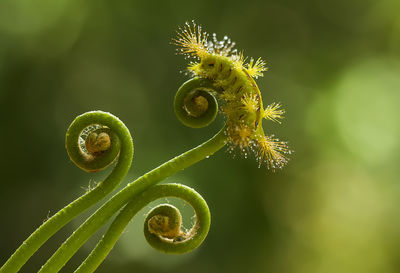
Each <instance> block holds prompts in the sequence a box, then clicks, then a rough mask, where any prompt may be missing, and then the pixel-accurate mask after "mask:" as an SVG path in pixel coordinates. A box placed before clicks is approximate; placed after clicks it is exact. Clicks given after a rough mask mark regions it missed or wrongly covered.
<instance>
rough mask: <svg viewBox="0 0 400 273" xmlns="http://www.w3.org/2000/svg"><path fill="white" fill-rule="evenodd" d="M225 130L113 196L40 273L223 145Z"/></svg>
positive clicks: (53, 269) (59, 264) (56, 266)
mask: <svg viewBox="0 0 400 273" xmlns="http://www.w3.org/2000/svg"><path fill="white" fill-rule="evenodd" d="M226 141H227V139H226V135H225V127H224V128H222V129H221V130H220V131H219V132H218V133H217V134H216V135H215V136H214V137H213V138H211V139H210V140H208V141H206V142H205V143H203V144H201V145H199V146H197V147H196V148H193V149H191V150H189V151H187V152H185V153H183V154H181V155H179V156H177V157H175V158H173V159H171V160H169V161H168V162H166V163H164V164H162V165H160V166H159V167H157V168H155V169H153V170H152V171H150V172H148V173H146V174H145V175H143V176H141V177H140V178H138V179H136V180H135V181H134V182H132V183H130V184H128V185H127V186H126V187H125V188H124V189H122V190H121V191H120V192H118V193H117V194H116V195H114V196H113V197H112V198H111V199H110V200H109V201H107V202H106V203H105V204H104V205H103V206H102V207H100V208H99V209H98V210H97V211H96V212H95V213H94V214H93V215H92V216H91V217H90V218H88V219H87V220H86V221H85V222H84V223H83V224H82V225H81V226H80V227H79V228H78V229H77V230H76V231H75V232H74V233H73V234H72V235H71V236H70V237H69V238H68V239H67V240H66V241H65V242H64V243H63V244H62V245H61V246H60V248H59V249H58V250H57V251H56V252H55V253H54V255H53V256H52V257H51V258H50V259H49V260H48V261H47V262H46V264H44V265H43V267H42V268H41V269H40V271H39V272H40V273H45V272H46V273H49V272H58V271H59V270H60V269H61V268H62V267H63V266H64V264H65V263H66V262H67V261H68V260H69V259H70V258H71V257H72V255H74V253H75V252H76V251H77V250H78V249H79V248H80V247H81V246H82V245H83V244H84V243H85V242H86V241H87V240H88V239H89V238H90V236H91V235H92V234H93V233H94V232H96V230H97V229H99V228H100V227H101V226H102V225H103V224H105V223H106V222H107V220H108V219H109V218H110V217H111V216H113V215H114V214H115V213H116V212H117V211H118V210H120V209H121V208H122V207H123V206H124V205H125V204H126V203H127V202H128V201H131V200H132V201H133V202H135V201H136V200H138V196H139V195H140V194H141V193H142V192H143V191H145V190H146V189H148V188H149V187H151V186H153V185H155V184H157V183H158V182H160V181H162V180H164V179H165V178H167V177H169V176H171V175H173V174H174V173H176V172H178V171H181V170H183V169H185V168H187V167H189V166H191V165H193V164H195V163H197V162H199V161H200V160H202V159H204V158H206V157H207V156H210V155H212V154H214V153H215V152H217V151H218V150H219V149H221V148H222V147H223V146H224V145H225V144H226Z"/></svg>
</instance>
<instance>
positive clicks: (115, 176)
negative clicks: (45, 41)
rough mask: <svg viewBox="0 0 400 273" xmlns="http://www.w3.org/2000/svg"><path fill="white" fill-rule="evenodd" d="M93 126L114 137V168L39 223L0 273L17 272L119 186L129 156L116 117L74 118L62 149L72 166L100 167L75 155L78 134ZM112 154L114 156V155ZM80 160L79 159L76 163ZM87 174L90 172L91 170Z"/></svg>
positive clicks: (127, 140) (127, 138) (128, 140)
mask: <svg viewBox="0 0 400 273" xmlns="http://www.w3.org/2000/svg"><path fill="white" fill-rule="evenodd" d="M94 124H101V125H104V126H107V127H108V128H110V129H111V130H112V131H113V132H115V133H116V135H117V136H118V138H119V141H120V143H121V148H120V157H119V160H118V163H117V165H116V166H115V168H114V169H113V171H112V172H111V174H110V175H109V176H108V177H107V178H106V179H105V180H104V181H103V182H101V183H99V184H98V185H97V186H96V187H95V188H94V189H92V190H91V191H89V192H87V193H86V194H84V195H83V196H81V197H80V198H78V199H76V200H75V201H73V202H72V203H70V204H69V205H67V206H66V207H64V208H63V209H61V210H60V211H59V212H58V213H56V214H55V215H54V216H52V217H51V218H50V219H48V220H47V221H46V222H45V223H43V224H42V225H41V226H40V227H39V228H38V229H37V230H36V231H35V232H33V233H32V234H31V235H30V236H29V237H28V238H27V239H26V240H25V241H24V242H23V244H22V245H21V246H20V247H19V248H18V249H17V250H16V251H15V252H14V254H13V255H12V256H11V257H10V258H9V259H8V260H7V262H6V263H5V264H4V265H3V266H2V267H1V268H0V273H15V272H18V270H19V269H20V268H21V267H22V266H23V265H24V264H25V263H26V261H27V260H28V259H29V258H30V257H31V256H32V255H33V254H34V253H35V252H36V251H37V250H38V249H39V248H40V247H41V246H42V245H43V244H44V243H45V242H46V241H47V240H48V239H49V238H50V237H51V236H52V235H53V234H54V233H56V232H57V231H58V230H59V229H60V228H62V227H63V226H64V225H66V224H67V223H68V222H70V221H71V220H72V219H73V218H74V217H76V216H77V215H79V214H80V213H82V212H83V211H85V210H86V209H88V208H89V207H91V206H92V205H94V204H96V203H97V202H99V201H100V200H101V199H103V198H104V197H105V196H106V195H107V194H109V193H110V192H111V191H112V190H113V189H114V188H115V187H117V186H118V185H119V184H120V182H121V180H122V179H123V178H124V177H125V175H126V174H127V172H128V170H129V168H130V166H131V162H132V156H133V143H132V137H131V135H130V133H129V130H128V129H127V128H126V126H125V125H124V124H123V123H122V122H121V121H120V120H119V119H118V118H117V117H115V116H113V115H111V114H109V113H104V112H101V111H95V112H88V113H85V114H83V115H81V116H78V117H77V118H76V119H75V120H74V122H73V123H72V124H71V126H70V128H69V129H68V132H67V139H66V146H67V150H68V152H69V153H72V154H75V156H76V160H74V162H76V161H79V162H76V163H78V164H80V163H81V164H83V165H84V164H88V165H93V163H95V165H98V166H100V165H99V164H100V163H98V162H97V161H96V160H94V159H93V157H90V156H88V155H86V157H85V156H83V157H82V156H81V155H80V154H79V153H82V151H81V150H80V149H79V144H78V141H77V140H78V138H79V135H80V134H81V132H82V130H83V129H85V128H86V127H88V126H90V125H94ZM74 140H76V141H74ZM115 146H118V145H115ZM112 149H114V148H112ZM117 152H118V151H117ZM114 154H116V152H115V151H114ZM80 156H81V159H79V157H80ZM100 161H101V160H100ZM108 163H109V162H108ZM108 163H107V164H108ZM80 167H81V168H83V169H88V168H91V167H92V166H88V168H86V167H84V166H80ZM104 167H105V166H100V168H104ZM90 171H94V170H93V169H92V170H90Z"/></svg>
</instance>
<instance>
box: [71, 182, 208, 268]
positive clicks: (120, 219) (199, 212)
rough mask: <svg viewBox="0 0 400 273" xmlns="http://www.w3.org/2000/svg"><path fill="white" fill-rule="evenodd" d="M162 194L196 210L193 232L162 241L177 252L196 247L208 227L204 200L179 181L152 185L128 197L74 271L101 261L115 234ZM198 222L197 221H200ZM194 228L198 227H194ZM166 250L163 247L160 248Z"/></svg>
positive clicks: (161, 196) (113, 240)
mask: <svg viewBox="0 0 400 273" xmlns="http://www.w3.org/2000/svg"><path fill="white" fill-rule="evenodd" d="M163 197H178V198H181V199H183V200H185V201H186V202H188V203H189V204H191V205H192V207H193V209H194V211H195V212H196V219H197V220H196V222H197V224H196V232H195V235H194V237H193V238H190V240H187V241H186V242H184V243H170V244H164V245H174V246H178V247H179V248H180V252H187V251H190V250H191V249H194V248H196V247H197V246H198V245H200V244H201V242H202V241H203V240H204V238H205V237H206V235H207V233H208V230H209V227H210V221H211V216H210V211H209V209H208V206H207V203H206V201H205V200H204V199H203V198H202V197H201V195H200V194H198V193H197V192H196V191H194V190H193V189H191V188H189V187H187V186H184V185H180V184H163V185H155V186H153V187H151V188H149V189H148V190H147V191H145V192H143V193H142V194H141V195H140V197H139V198H138V199H137V200H136V199H135V200H132V201H130V202H129V203H128V204H127V205H126V206H125V207H124V209H123V210H122V211H121V212H120V213H119V214H118V216H117V217H116V218H115V220H114V221H113V223H112V224H111V226H110V227H109V229H108V231H107V232H106V234H105V235H104V236H103V238H102V239H101V240H100V242H99V243H98V244H97V246H96V247H95V248H94V250H93V251H92V252H91V253H90V255H89V256H88V257H87V258H86V260H85V261H84V262H83V263H82V264H81V265H80V266H79V268H78V269H77V270H76V271H75V273H91V272H94V271H95V270H96V268H97V267H98V266H99V265H100V264H101V263H102V261H103V260H104V259H105V258H106V256H107V255H108V253H109V252H110V251H111V249H112V248H113V247H114V245H115V243H116V242H117V240H118V238H119V237H120V236H121V234H122V232H123V231H124V229H125V227H126V226H127V225H128V223H129V222H130V221H131V219H132V218H133V217H134V216H135V215H136V214H137V213H138V212H139V211H140V210H141V209H142V208H143V207H144V206H146V205H147V204H149V203H150V202H152V201H154V200H157V199H159V198H163ZM200 223H201V224H200ZM197 228H198V229H197ZM164 251H165V252H168V250H167V249H164Z"/></svg>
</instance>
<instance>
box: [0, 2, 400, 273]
mask: <svg viewBox="0 0 400 273" xmlns="http://www.w3.org/2000/svg"><path fill="white" fill-rule="evenodd" d="M399 15H400V2H399V1H398V0H382V1H372V0H336V1H334V0H329V1H319V0H305V1H297V0H284V1H279V0H265V1H252V0H249V1H236V0H232V1H216V0H214V1H211V0H210V1H193V2H191V1H137V0H119V1H105V0H97V1H91V0H89V1H79V0H58V1H50V0H37V1H31V0H2V1H1V2H0V111H1V115H0V121H1V129H0V132H1V133H0V143H1V157H0V160H1V161H0V163H1V164H0V172H1V191H0V208H1V209H0V210H1V225H0V231H1V233H0V234H1V236H0V264H3V263H4V262H5V261H6V259H7V258H8V257H9V256H10V255H11V254H12V252H13V251H14V250H15V249H16V248H17V247H18V246H19V244H21V242H22V241H23V240H24V239H25V238H26V237H27V236H28V235H29V234H30V233H31V232H32V231H33V230H34V229H35V228H36V227H37V226H38V225H40V224H41V223H42V222H43V221H44V220H45V219H46V217H47V216H48V215H52V214H53V213H55V212H56V211H57V210H58V209H60V208H62V207H63V206H64V205H66V204H68V203H69V202H70V201H71V200H73V199H75V198H76V197H77V196H79V195H80V194H82V193H83V192H84V191H85V189H84V188H87V187H88V184H89V181H90V180H91V181H92V183H93V181H99V180H101V179H102V178H104V176H105V175H106V173H107V172H109V170H108V171H105V173H100V174H96V175H91V174H85V173H83V172H82V171H81V170H80V169H78V168H76V167H75V166H74V165H73V164H72V163H71V162H70V161H69V159H68V157H67V154H66V152H65V150H64V134H65V131H66V129H67V127H68V125H69V123H70V122H71V121H72V120H73V119H74V117H75V116H77V115H79V114H81V113H83V112H86V111H89V110H98V109H99V110H104V111H109V112H112V113H113V114H115V115H117V116H118V117H119V118H120V119H122V120H123V121H124V122H125V123H126V125H127V126H128V127H129V128H130V130H131V132H132V135H133V137H134V143H135V156H134V161H133V167H132V169H131V171H130V173H129V175H128V177H127V178H126V179H125V181H124V182H123V183H122V184H123V185H125V184H126V183H128V182H130V181H131V180H132V179H133V178H136V177H138V176H139V175H141V174H143V173H144V172H146V171H148V170H150V169H151V168H153V167H156V166H158V165H159V164H161V163H163V162H164V161H166V160H168V159H170V158H171V157H173V156H175V155H177V154H179V153H181V152H184V151H186V150H188V149H189V148H191V147H194V146H196V145H197V144H199V143H201V142H203V141H204V140H206V139H208V138H209V137H210V136H212V135H213V134H214V133H215V132H216V131H217V130H218V128H219V127H220V126H221V125H222V123H223V120H222V118H219V120H217V121H216V122H214V124H212V125H211V126H209V127H207V128H204V129H190V128H186V127H184V126H183V125H181V124H180V123H179V122H178V120H177V119H176V118H175V116H174V111H173V106H172V102H173V97H174V95H175V92H176V90H177V88H178V87H179V86H180V84H181V83H183V82H184V81H185V80H186V79H188V77H187V76H185V75H184V74H183V73H180V71H184V70H185V65H186V62H187V61H186V60H184V58H183V57H182V56H176V55H175V51H174V47H173V46H172V45H170V41H171V37H173V36H174V35H175V34H174V33H175V32H174V31H175V30H176V29H177V26H178V25H182V24H183V23H184V22H185V21H187V20H192V19H194V20H196V22H197V23H199V24H201V25H202V26H203V28H204V29H205V30H207V31H208V32H210V33H214V32H215V33H217V34H218V35H219V37H223V35H225V34H227V35H229V37H231V38H232V40H234V41H235V42H236V43H237V48H238V49H239V50H241V49H244V50H245V51H244V53H245V55H249V56H253V57H259V56H261V57H262V58H263V59H265V60H266V61H267V62H268V66H269V71H268V72H267V73H266V74H265V77H263V78H260V79H259V80H258V81H257V82H258V85H259V87H260V89H261V92H262V94H263V101H264V104H269V103H272V102H281V103H282V104H283V105H284V107H285V109H286V110H287V114H286V118H285V119H284V120H283V122H282V124H281V125H279V124H274V123H272V122H264V128H265V130H266V131H267V132H269V133H274V134H275V135H277V136H279V137H280V138H281V139H284V140H288V141H289V143H290V146H291V147H292V148H293V149H294V150H295V153H294V154H293V155H292V156H291V161H290V163H289V165H288V166H287V167H285V168H284V169H283V170H279V171H276V172H271V171H268V170H267V169H266V168H265V167H261V168H258V164H257V163H256V161H255V159H254V158H251V157H250V158H247V159H245V158H243V156H240V154H237V155H236V156H232V155H230V154H229V153H227V152H226V151H220V152H218V153H217V154H215V155H214V156H212V157H211V158H210V159H207V160H204V161H202V162H200V163H198V164H197V165H195V166H193V167H191V168H189V169H187V170H184V171H183V172H181V173H179V174H177V175H175V176H173V177H171V178H169V179H168V180H167V181H169V182H179V183H183V184H186V185H189V186H192V187H194V188H195V189H196V190H197V191H198V192H200V193H201V194H202V195H203V196H204V198H205V199H206V200H207V202H208V204H209V207H210V209H211V212H212V225H211V230H210V233H209V235H208V237H207V239H206V241H205V242H204V243H203V245H202V246H201V247H200V248H199V249H197V250H195V251H194V252H192V253H190V254H185V255H179V256H174V255H164V254H160V253H157V252H156V251H155V250H153V249H152V248H151V247H150V246H148V245H147V244H146V242H145V239H144V237H143V234H142V232H141V228H142V221H143V218H144V217H143V215H144V214H145V213H146V211H147V210H148V209H147V210H143V211H142V212H141V213H139V215H138V216H137V217H136V218H134V220H133V221H132V223H131V224H130V225H129V227H128V229H127V230H126V232H125V233H124V234H123V236H122V237H121V238H120V240H119V242H118V244H117V245H116V247H115V248H114V250H113V251H112V252H111V254H110V255H109V257H108V258H107V260H106V261H105V262H104V263H103V264H102V265H101V267H100V268H99V269H98V271H97V272H99V273H100V272H103V273H106V272H107V273H113V272H118V273H124V272H144V273H146V272H163V273H167V272H175V273H178V272H193V273H196V272H199V273H200V272H210V273H213V272H232V273H233V272H252V273H253V272H254V273H258V272H260V273H261V272H280V273H283V272H285V273H286V272H287V273H331V272H332V273H336V272H351V273H369V272H371V273H372V272H386V273H391V272H399V271H400V218H399V213H400V179H399V175H400V167H399V162H400V156H399V152H400V121H399V117H400V107H399V106H398V104H399V101H400V58H399V57H400V19H399V18H400V16H399ZM168 201H169V202H173V201H174V200H172V199H170V200H168ZM179 205H180V206H183V208H184V209H185V210H186V211H187V212H188V214H186V217H185V218H186V220H185V221H186V225H187V226H188V225H189V224H190V222H191V221H192V219H191V212H190V210H189V209H188V207H187V205H186V206H184V205H182V204H179ZM91 211H93V209H92V210H91ZM89 213H90V212H87V213H85V216H87V215H89ZM83 219H84V217H80V218H78V219H76V220H74V221H73V223H72V224H70V225H68V226H66V227H65V228H63V229H62V230H61V231H60V232H59V233H57V235H56V236H55V237H54V238H53V239H51V240H50V241H49V242H48V243H47V244H46V245H45V246H44V247H43V248H42V249H40V251H39V252H38V253H37V254H36V255H35V256H34V257H33V258H32V259H31V260H30V261H29V262H28V263H27V264H26V266H25V267H24V268H23V270H22V271H21V272H36V271H37V270H38V269H39V268H40V266H41V265H42V264H43V263H44V262H45V261H46V260H47V259H48V257H49V256H50V255H51V254H52V252H54V250H55V249H56V248H57V246H58V245H59V244H60V243H61V242H62V241H63V240H64V239H65V238H66V237H67V236H68V234H70V233H71V232H72V231H73V229H74V228H76V227H77V226H78V225H79V224H80V223H81V222H82V221H83ZM101 232H104V229H102V230H101ZM101 232H99V233H98V234H96V236H95V238H93V240H91V241H89V242H88V243H87V244H86V245H85V246H84V247H83V248H82V249H81V250H80V251H79V252H78V253H77V254H76V255H75V256H74V257H73V259H72V260H71V261H70V262H69V263H68V264H67V265H66V267H65V268H64V269H63V270H62V272H72V271H73V269H74V268H76V266H77V265H79V263H80V262H81V261H82V259H83V258H84V257H85V256H86V255H87V254H88V253H89V252H90V249H91V248H92V247H93V246H94V245H95V243H96V239H98V238H99V236H101Z"/></svg>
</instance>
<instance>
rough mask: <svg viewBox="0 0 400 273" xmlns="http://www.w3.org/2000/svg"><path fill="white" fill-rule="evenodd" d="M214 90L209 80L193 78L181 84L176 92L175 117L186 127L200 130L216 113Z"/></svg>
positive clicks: (215, 91) (212, 119)
mask: <svg viewBox="0 0 400 273" xmlns="http://www.w3.org/2000/svg"><path fill="white" fill-rule="evenodd" d="M221 91H222V90H220V89H218V88H216V87H215V86H214V84H213V82H212V81H211V80H209V79H202V78H193V79H190V80H188V81H187V82H185V83H184V84H182V86H181V87H180V88H179V89H178V92H176V95H175V100H174V109H175V114H176V117H177V118H178V119H179V120H180V121H181V122H182V123H183V124H184V125H186V126H188V127H192V128H202V127H205V126H207V125H209V124H210V123H211V122H213V121H214V119H215V117H216V116H217V113H218V102H217V99H216V98H215V94H216V93H218V92H221Z"/></svg>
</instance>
